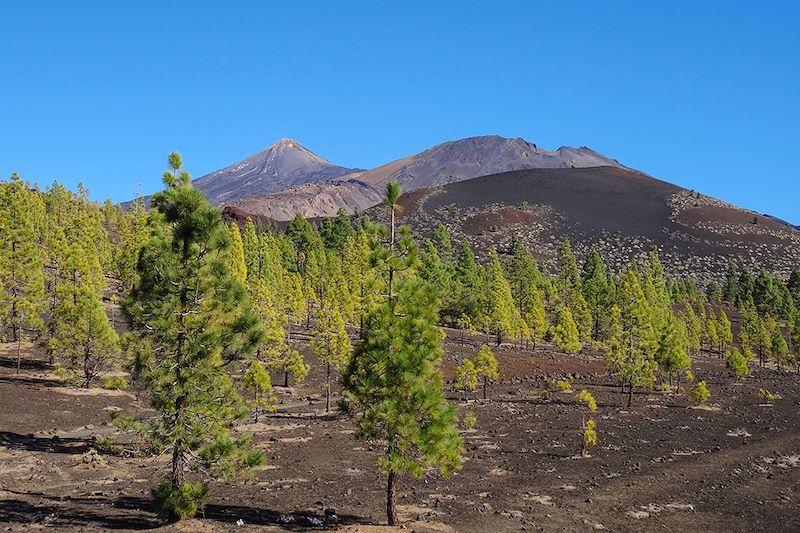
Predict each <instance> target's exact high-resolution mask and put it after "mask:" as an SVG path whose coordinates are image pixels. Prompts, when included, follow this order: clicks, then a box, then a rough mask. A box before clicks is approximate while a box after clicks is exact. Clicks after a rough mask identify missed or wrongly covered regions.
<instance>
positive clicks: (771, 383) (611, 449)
mask: <svg viewBox="0 0 800 533" xmlns="http://www.w3.org/2000/svg"><path fill="white" fill-rule="evenodd" d="M448 334H450V340H449V341H448V343H447V347H446V357H445V373H446V375H447V376H448V377H449V376H452V371H453V368H454V367H455V365H456V364H457V362H458V361H459V360H460V359H461V358H463V357H464V356H467V355H470V356H471V355H473V354H474V353H475V352H476V351H477V347H478V344H479V343H480V339H478V338H474V337H469V338H467V339H466V340H467V344H466V345H461V343H460V341H459V335H458V334H457V333H456V332H451V331H449V332H448ZM497 357H498V361H499V364H500V368H501V378H500V380H499V382H498V383H496V384H493V385H490V386H489V396H490V398H489V400H486V401H483V400H478V399H477V398H478V394H476V395H474V396H473V397H470V398H469V399H468V400H467V401H463V400H462V399H461V398H460V395H459V394H456V393H452V394H451V401H452V402H453V403H456V404H458V407H459V410H460V411H461V413H462V414H465V413H468V412H469V413H474V414H475V415H476V417H477V424H476V425H475V427H474V428H472V429H464V430H463V437H464V442H465V453H464V466H463V469H462V470H461V471H460V472H458V473H457V474H455V475H453V476H451V477H450V478H448V479H440V478H438V477H437V476H435V475H433V474H431V475H428V476H425V477H423V478H421V479H413V478H403V479H402V480H401V482H400V486H399V503H400V515H401V519H402V520H403V522H404V527H406V528H408V529H413V530H416V531H440V532H447V531H521V530H528V531H588V530H593V529H594V530H604V529H605V530H609V531H657V530H658V531H660V530H677V531H687V530H699V531H798V530H800V436H798V428H800V409H799V407H800V400H799V399H798V390H799V389H800V387H798V376H797V375H796V374H794V373H792V374H786V373H781V372H778V371H777V370H775V369H755V370H754V373H753V374H752V375H751V376H749V377H748V378H746V379H745V380H743V381H741V382H735V381H734V380H733V379H732V377H731V376H730V375H729V373H728V372H727V371H726V370H725V368H724V366H723V364H722V362H721V361H720V360H719V359H716V358H715V357H706V356H703V357H700V358H698V359H697V360H696V361H695V373H696V374H697V376H698V377H699V378H701V379H705V380H707V382H708V384H709V388H710V390H711V393H712V398H711V400H709V403H708V404H707V405H705V406H701V407H697V406H695V405H694V404H693V402H691V401H690V400H689V399H688V398H687V397H686V396H685V395H682V394H681V395H674V394H670V393H665V392H645V391H641V392H639V393H637V394H635V395H634V399H633V407H632V408H630V409H627V408H625V398H624V396H623V395H622V394H620V393H619V390H618V388H617V387H616V386H614V385H613V384H612V383H611V382H610V380H609V378H608V377H606V376H604V375H603V373H602V360H601V359H600V357H599V356H597V354H591V353H590V354H586V355H582V356H574V357H573V356H566V355H561V354H556V353H554V352H552V350H551V349H550V347H549V346H540V347H537V348H536V350H524V349H517V348H514V347H512V346H503V347H502V348H501V349H499V350H497ZM310 359H311V358H310ZM15 362H16V361H15V352H14V347H13V346H10V345H0V531H35V530H54V531H98V530H107V529H115V530H121V531H138V530H143V529H156V528H160V529H161V530H163V531H214V532H216V531H229V530H231V531H233V530H235V531H250V530H255V531H273V530H274V531H281V530H294V531H302V530H307V529H313V528H323V527H326V526H325V525H324V516H325V511H326V509H328V510H329V509H335V512H336V516H337V517H338V522H339V523H338V525H336V526H333V525H328V526H327V527H328V528H331V529H333V528H339V529H340V530H343V531H383V530H386V529H387V528H385V527H384V526H382V525H381V524H382V523H383V522H384V520H385V516H384V512H383V510H384V484H385V477H384V476H383V475H382V474H381V473H380V472H379V470H378V467H377V459H378V457H379V454H380V452H381V450H380V449H378V448H376V447H373V446H370V445H369V444H368V443H364V442H360V441H357V440H355V438H354V437H353V425H352V423H351V421H349V420H348V419H346V418H344V417H341V416H339V415H336V414H329V415H326V414H325V412H324V401H323V397H322V389H321V385H322V380H323V372H322V369H321V368H318V367H316V366H315V367H314V370H313V371H312V374H311V376H310V378H309V380H308V381H307V382H306V383H305V384H303V385H301V386H298V387H294V388H292V389H290V390H285V389H276V393H277V394H278V395H279V397H280V398H281V399H282V404H281V406H280V408H279V410H278V411H277V412H275V413H273V414H271V415H270V416H267V417H263V416H262V418H261V419H260V420H259V422H258V423H256V422H254V421H253V420H249V421H246V422H245V423H244V425H243V426H242V427H241V429H242V430H246V431H250V432H252V433H253V434H254V435H255V441H256V443H257V446H258V447H260V448H262V449H263V450H264V451H265V452H266V455H267V457H268V464H267V465H266V466H264V467H261V468H260V469H259V470H257V471H256V472H255V477H254V479H253V480H251V481H249V482H241V481H239V482H222V481H217V482H214V483H213V484H212V491H213V497H212V498H211V501H210V503H209V505H207V506H206V508H205V511H204V514H203V516H201V517H198V518H197V519H195V520H192V521H190V522H186V523H181V524H179V525H170V526H163V525H162V524H160V523H159V521H158V520H157V519H156V517H155V515H154V514H153V513H152V512H151V510H150V506H149V500H148V496H149V487H150V486H151V485H152V484H153V483H154V482H155V481H156V480H157V479H158V478H159V476H160V475H161V473H162V471H163V469H164V468H165V466H166V465H167V464H168V460H167V458H166V457H142V456H140V455H139V454H137V453H136V450H137V442H136V438H135V437H134V436H133V435H130V434H124V433H120V432H119V431H118V430H117V429H116V428H115V427H114V426H112V425H111V424H110V414H111V413H112V412H113V411H118V410H122V411H124V412H127V413H130V414H133V415H136V416H149V415H151V414H152V413H151V412H150V411H149V410H148V408H147V402H146V398H145V397H144V395H143V394H142V393H141V392H137V391H136V390H135V389H131V390H128V391H104V390H102V389H92V390H89V391H80V390H75V389H71V388H65V387H62V386H61V385H60V384H59V383H58V382H57V381H56V380H55V376H54V375H53V373H52V372H51V371H50V369H49V367H48V365H47V361H46V360H45V358H44V356H43V355H42V354H40V353H38V352H37V351H36V350H34V349H32V348H30V347H25V349H24V352H23V370H22V372H21V373H20V374H16V373H15ZM311 362H312V364H313V363H314V361H313V359H311ZM568 374H572V375H574V379H573V389H574V391H577V390H580V389H581V388H586V389H588V390H590V391H591V392H592V393H593V394H595V395H596V396H597V398H598V403H599V410H598V413H597V414H596V415H595V418H596V420H597V422H598V426H599V437H600V442H599V445H598V447H596V448H595V449H593V450H591V453H590V456H589V457H586V458H581V457H579V453H578V452H579V443H580V433H581V432H580V426H581V421H582V408H581V406H580V405H578V404H577V402H576V401H575V397H574V396H575V395H574V392H554V393H552V394H550V395H549V398H548V397H547V395H543V393H542V391H543V389H544V387H545V383H547V382H548V381H550V380H555V379H562V378H564V377H566V376H567V375H568ZM759 388H767V389H769V390H770V391H772V392H774V393H776V394H777V395H778V397H777V398H776V399H775V400H774V401H773V402H771V403H766V404H765V403H762V401H761V399H760V398H759V397H758V395H757V390H758V389H759ZM101 435H107V436H110V437H111V438H112V439H113V440H114V441H116V442H119V443H122V444H123V448H124V450H123V452H122V453H120V454H110V453H108V452H105V451H103V450H98V449H97V446H96V445H95V442H94V439H95V438H96V437H98V436H101ZM329 513H330V511H329ZM237 522H238V523H239V524H240V525H237Z"/></svg>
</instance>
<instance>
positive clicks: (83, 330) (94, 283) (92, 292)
mask: <svg viewBox="0 0 800 533" xmlns="http://www.w3.org/2000/svg"><path fill="white" fill-rule="evenodd" d="M62 269H63V273H64V274H65V276H64V277H62V278H61V279H59V282H58V283H57V284H56V287H55V296H56V300H57V302H58V303H57V304H56V305H55V307H54V308H53V316H52V317H51V320H50V338H49V339H48V342H47V351H48V352H49V353H50V354H51V358H53V359H54V360H55V361H56V362H57V363H58V364H59V370H60V371H61V372H62V373H64V374H66V377H67V378H68V380H69V381H71V382H75V383H80V385H81V386H82V387H84V388H88V387H89V385H91V382H92V380H93V379H94V378H96V377H97V376H98V375H99V374H100V372H102V371H104V370H107V369H109V368H110V366H111V364H112V363H113V360H114V358H115V356H116V355H117V353H118V351H119V338H118V337H117V334H116V332H115V331H114V329H113V328H112V327H111V323H110V322H109V320H108V316H107V315H106V312H105V310H104V309H103V307H102V305H101V303H100V298H101V295H102V289H103V285H104V283H103V281H104V280H103V277H102V271H101V268H100V263H99V261H98V258H97V255H96V254H94V251H93V250H86V249H85V248H84V247H83V246H82V245H81V244H80V243H72V245H71V246H70V248H69V251H68V252H67V254H66V256H65V257H64V263H63V265H62Z"/></svg>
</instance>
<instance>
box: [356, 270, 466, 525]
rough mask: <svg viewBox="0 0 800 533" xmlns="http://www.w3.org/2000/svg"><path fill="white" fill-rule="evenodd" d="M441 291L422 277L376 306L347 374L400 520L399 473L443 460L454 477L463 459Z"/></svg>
mask: <svg viewBox="0 0 800 533" xmlns="http://www.w3.org/2000/svg"><path fill="white" fill-rule="evenodd" d="M436 307H437V299H436V295H435V294H434V293H433V291H432V290H431V289H430V287H428V286H426V284H424V282H421V281H418V280H405V281H402V282H400V283H398V284H397V287H396V292H395V294H394V295H393V297H392V298H389V299H387V300H385V301H384V302H383V303H381V304H380V305H377V306H376V307H374V308H373V309H372V311H371V312H370V315H369V317H368V319H367V321H366V326H365V329H364V334H363V335H362V339H361V343H360V344H358V346H357V347H356V350H355V352H354V353H353V356H352V358H351V359H350V362H349V363H348V365H347V368H346V369H345V372H344V375H343V376H342V384H343V387H344V394H345V398H346V402H345V406H346V407H347V409H348V410H349V411H350V412H351V414H352V415H353V416H355V417H356V423H357V429H358V430H357V436H358V437H359V438H362V439H367V440H371V441H375V442H379V443H381V444H382V445H383V446H384V454H383V456H382V457H381V459H380V461H379V463H380V466H381V468H382V469H383V471H385V472H386V473H387V474H388V480H387V488H386V514H387V517H388V522H389V525H395V524H396V523H397V508H396V479H397V476H398V475H400V474H402V473H410V474H412V475H415V476H421V475H422V474H423V472H424V471H425V468H426V467H429V466H436V467H437V468H438V469H439V471H440V473H441V474H443V475H447V474H449V473H451V472H453V471H454V470H456V469H458V468H459V467H460V465H461V451H462V441H461V436H460V435H459V433H458V429H457V425H456V424H457V415H456V412H455V409H454V408H453V407H452V406H450V405H449V404H448V403H447V401H446V399H445V398H444V395H443V393H442V373H441V357H442V334H441V332H440V330H439V328H438V327H437V326H436V324H437V322H438V316H437V309H436Z"/></svg>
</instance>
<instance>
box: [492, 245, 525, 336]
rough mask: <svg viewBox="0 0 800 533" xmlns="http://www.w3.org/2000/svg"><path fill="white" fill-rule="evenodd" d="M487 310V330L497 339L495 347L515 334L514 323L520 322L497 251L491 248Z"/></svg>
mask: <svg viewBox="0 0 800 533" xmlns="http://www.w3.org/2000/svg"><path fill="white" fill-rule="evenodd" d="M488 275H489V292H488V299H489V302H488V303H489V308H488V310H487V322H488V324H487V325H488V326H489V329H490V330H491V331H492V332H493V333H494V334H495V336H496V338H497V345H498V346H500V344H501V343H502V342H503V339H504V338H505V337H508V336H511V335H513V334H514V333H515V327H514V326H515V323H516V322H517V321H518V320H520V316H519V311H518V310H517V309H516V307H514V298H513V297H512V295H511V286H510V285H509V284H508V280H506V276H505V274H504V272H503V267H502V265H501V264H500V258H499V257H498V256H497V250H495V249H494V248H492V250H491V252H490V253H489V271H488Z"/></svg>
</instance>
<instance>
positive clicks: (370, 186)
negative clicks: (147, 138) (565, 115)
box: [196, 135, 621, 221]
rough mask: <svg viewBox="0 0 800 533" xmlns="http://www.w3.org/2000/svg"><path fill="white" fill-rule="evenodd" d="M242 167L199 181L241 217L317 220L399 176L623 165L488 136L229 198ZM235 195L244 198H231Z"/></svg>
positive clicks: (372, 196)
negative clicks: (229, 175)
mask: <svg viewBox="0 0 800 533" xmlns="http://www.w3.org/2000/svg"><path fill="white" fill-rule="evenodd" d="M291 142H294V141H291ZM273 146H275V145H273ZM309 154H310V152H309ZM311 155H313V154H311ZM315 157H316V156H315ZM320 159H321V158H320ZM246 161H248V160H246ZM322 161H324V160H322ZM240 165H241V163H240V164H237V165H234V166H233V167H229V168H228V169H223V170H219V171H217V172H214V173H212V174H209V175H207V176H204V177H203V178H201V179H200V180H198V181H197V182H196V185H197V186H198V187H200V188H201V189H203V190H205V191H206V194H208V192H209V190H211V187H212V182H218V183H215V184H214V185H213V187H214V189H213V190H214V191H220V193H219V194H217V195H215V196H213V197H210V199H211V200H212V201H217V203H218V198H219V197H222V200H223V202H224V203H225V205H226V206H230V207H232V208H233V209H234V210H235V211H236V212H237V213H239V214H241V215H242V216H246V214H247V213H252V214H253V215H254V216H256V215H257V216H259V217H268V218H272V219H274V220H276V221H284V220H290V219H291V218H292V217H294V215H295V214H296V213H302V214H303V215H304V216H305V217H307V218H316V217H325V216H332V215H334V214H336V211H337V210H338V209H340V208H342V209H344V210H345V211H346V212H347V213H349V214H352V213H354V212H356V211H359V210H363V209H366V208H369V207H371V206H373V205H375V204H377V203H378V202H379V201H380V195H381V194H382V190H383V187H384V186H385V184H386V183H387V182H388V181H389V180H397V181H398V182H399V183H400V185H401V186H402V188H403V190H405V191H411V190H414V189H419V188H422V187H431V186H438V185H445V184H447V183H454V182H458V181H462V180H467V179H471V178H476V177H479V176H485V175H488V174H496V173H499V172H505V171H509V170H522V169H532V168H583V167H598V166H610V167H621V165H620V164H619V163H618V162H617V161H615V160H613V159H610V158H608V157H605V156H603V155H601V154H598V153H597V152H595V151H594V150H591V149H589V148H586V147H581V148H571V147H567V146H562V147H561V148H559V149H558V150H555V151H550V150H545V149H542V148H539V147H537V146H536V145H535V144H532V143H529V142H528V141H525V140H524V139H507V138H504V137H499V136H497V135H487V136H483V137H469V138H466V139H460V140H457V141H448V142H445V143H442V144H439V145H436V146H434V147H433V148H430V149H428V150H425V151H423V152H420V153H418V154H414V155H410V156H407V157H403V158H401V159H398V160H396V161H393V162H391V163H388V164H386V165H382V166H380V167H377V168H375V169H372V170H369V171H366V172H363V173H355V172H354V171H352V170H349V171H348V169H342V170H343V171H348V172H350V174H349V175H347V176H344V178H350V179H340V180H331V179H330V178H327V179H314V180H309V182H310V181H314V183H310V184H306V185H302V186H299V187H287V188H285V189H284V190H281V191H280V192H277V193H276V194H271V195H261V194H258V195H256V194H251V193H248V192H247V191H246V190H244V191H242V190H236V193H237V194H238V196H235V197H231V196H228V197H225V196H224V195H223V193H222V192H221V191H224V190H228V188H229V183H228V181H227V180H225V179H224V177H225V175H226V172H230V169H235V170H237V171H238V167H239V166H240ZM338 168H341V167H338ZM240 172H241V171H240ZM220 178H222V179H220ZM354 180H356V181H354ZM272 182H275V183H278V182H279V180H276V179H273V180H272ZM244 197H248V198H244ZM235 198H242V199H241V200H238V201H232V200H235Z"/></svg>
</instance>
